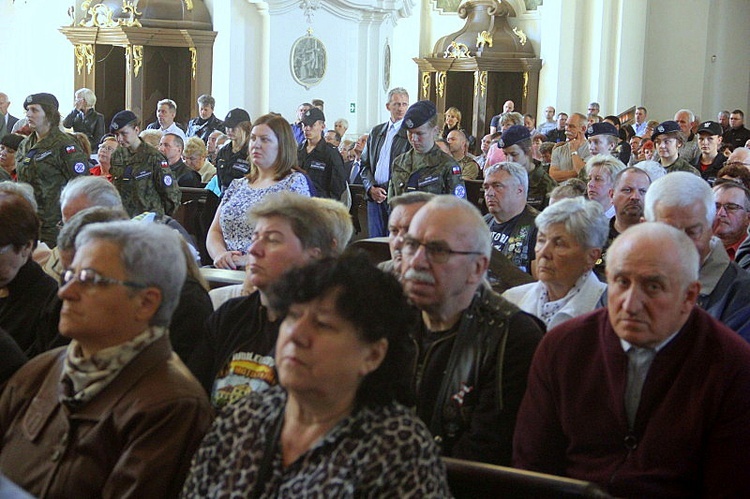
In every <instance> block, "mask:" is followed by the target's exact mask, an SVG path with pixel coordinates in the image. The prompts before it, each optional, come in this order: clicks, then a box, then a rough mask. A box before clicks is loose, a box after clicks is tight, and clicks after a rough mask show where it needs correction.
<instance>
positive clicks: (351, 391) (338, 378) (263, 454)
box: [182, 255, 450, 498]
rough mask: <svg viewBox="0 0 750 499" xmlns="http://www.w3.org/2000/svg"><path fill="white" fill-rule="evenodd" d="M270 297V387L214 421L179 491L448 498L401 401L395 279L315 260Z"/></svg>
mask: <svg viewBox="0 0 750 499" xmlns="http://www.w3.org/2000/svg"><path fill="white" fill-rule="evenodd" d="M363 282H366V283H367V286H362V283H363ZM271 301H272V306H274V307H275V308H276V309H277V310H278V312H279V313H281V314H282V315H283V316H284V319H283V321H282V323H281V327H280V331H279V339H278V341H277V343H276V367H277V370H278V376H279V383H280V384H279V385H277V386H274V387H272V388H270V389H268V390H265V391H262V392H253V393H251V394H250V395H249V396H247V397H245V398H244V399H242V400H239V401H238V402H237V403H235V404H234V405H232V406H230V407H229V408H227V409H225V410H224V411H223V412H222V413H221V414H220V415H219V417H218V418H217V419H216V420H215V422H214V425H213V426H212V428H211V430H210V431H209V433H208V434H207V436H206V438H205V439H204V440H203V443H202V444H201V447H200V449H199V450H198V452H197V453H196V455H195V457H194V458H193V463H192V467H191V470H190V474H189V477H188V479H187V481H186V483H185V486H184V488H183V491H182V496H183V497H201V498H202V497H230V496H232V497H302V496H305V497H449V496H450V492H449V491H448V487H447V483H446V478H445V469H444V467H443V464H442V462H441V460H440V458H439V455H438V450H437V447H436V446H435V444H434V443H433V441H432V437H431V436H430V434H429V431H428V430H427V428H426V426H425V425H424V424H423V423H422V422H421V421H419V420H418V419H417V417H416V416H414V415H413V413H412V412H411V411H410V410H409V409H408V408H407V407H406V406H405V405H402V404H409V403H410V402H411V397H410V395H409V394H410V391H411V390H410V380H411V377H410V375H409V373H408V370H409V366H411V364H412V358H411V356H410V351H411V350H410V347H409V345H410V343H409V342H410V340H409V336H408V335H407V334H406V331H408V330H409V327H410V326H411V324H412V323H413V321H414V319H415V317H414V314H413V312H412V310H411V309H410V308H409V306H408V305H407V303H406V299H405V298H404V295H403V292H402V291H401V288H400V286H399V284H398V282H397V281H396V279H395V277H393V276H390V275H388V274H385V273H383V272H381V271H379V270H377V269H376V268H374V267H373V266H372V265H370V264H369V263H368V262H367V259H366V257H364V256H362V255H356V256H344V257H341V258H340V259H338V260H334V259H327V260H321V261H318V262H315V263H312V264H311V265H308V266H307V267H301V268H298V269H295V270H293V271H291V272H289V273H288V274H286V276H284V277H283V278H282V279H281V280H280V281H278V282H277V283H276V284H275V285H274V287H273V288H272V291H271ZM383 311H387V313H383Z"/></svg>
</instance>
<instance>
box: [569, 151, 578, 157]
mask: <svg viewBox="0 0 750 499" xmlns="http://www.w3.org/2000/svg"><path fill="white" fill-rule="evenodd" d="M570 155H571V156H578V151H573V152H572V153H570Z"/></svg>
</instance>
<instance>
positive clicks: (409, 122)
mask: <svg viewBox="0 0 750 499" xmlns="http://www.w3.org/2000/svg"><path fill="white" fill-rule="evenodd" d="M404 125H406V128H408V129H410V130H411V129H412V128H414V122H413V121H412V120H410V119H408V120H406V121H404Z"/></svg>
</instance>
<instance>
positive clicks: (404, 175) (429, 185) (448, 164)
mask: <svg viewBox="0 0 750 499" xmlns="http://www.w3.org/2000/svg"><path fill="white" fill-rule="evenodd" d="M436 125H437V109H436V108H435V104H433V103H432V102H430V101H426V100H421V101H418V102H415V103H414V104H412V105H411V107H409V109H408V110H407V111H406V114H405V115H404V122H403V125H402V126H403V127H405V128H406V130H407V135H408V137H409V143H411V146H412V149H411V151H408V152H406V153H404V154H402V155H401V156H399V157H398V158H396V159H395V160H394V162H393V173H392V175H391V183H390V185H389V186H388V199H391V198H393V197H396V196H399V195H401V194H403V193H404V192H410V191H424V192H431V193H433V194H453V195H454V196H456V197H459V198H463V199H466V186H465V185H464V181H463V180H462V179H461V167H460V166H458V163H457V162H456V160H455V159H453V157H452V156H450V155H449V154H446V153H444V152H443V151H441V150H440V148H439V147H438V146H437V145H436V144H435V137H436V136H437V133H438V132H437V128H436Z"/></svg>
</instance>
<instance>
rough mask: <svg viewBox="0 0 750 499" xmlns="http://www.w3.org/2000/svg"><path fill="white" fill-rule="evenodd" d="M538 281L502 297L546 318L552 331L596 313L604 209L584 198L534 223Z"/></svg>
mask: <svg viewBox="0 0 750 499" xmlns="http://www.w3.org/2000/svg"><path fill="white" fill-rule="evenodd" d="M535 223H536V226H537V228H538V229H539V232H538V234H537V238H536V247H535V248H534V251H535V253H536V276H537V278H538V279H539V281H537V282H533V283H530V284H524V285H522V286H517V287H515V288H511V289H509V290H507V291H506V292H505V293H503V298H505V299H507V300H508V301H510V302H511V303H514V304H515V305H517V306H518V307H519V308H520V309H521V310H523V311H525V312H528V313H530V314H532V315H535V316H536V317H538V318H539V319H541V320H542V321H543V322H544V323H545V324H546V325H547V329H548V330H549V329H551V328H553V327H555V326H557V325H558V324H560V323H562V322H564V321H566V320H568V319H571V318H573V317H576V316H579V315H582V314H585V313H587V312H590V311H592V310H594V309H595V308H597V306H598V303H599V301H600V298H601V296H602V294H603V293H604V290H605V289H606V287H607V286H606V284H604V283H602V282H600V281H599V279H597V277H596V275H595V274H594V272H593V268H594V265H595V264H596V263H597V261H598V260H599V259H600V258H601V254H602V247H603V246H604V243H605V242H606V241H607V237H608V235H609V222H608V220H607V218H606V217H605V216H604V214H603V212H602V206H601V205H600V204H599V203H597V202H595V201H589V200H586V199H583V198H571V199H563V200H561V201H558V202H556V203H555V204H553V205H550V206H549V207H548V208H547V209H545V210H544V211H543V212H542V213H540V214H539V216H537V217H536V220H535Z"/></svg>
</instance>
